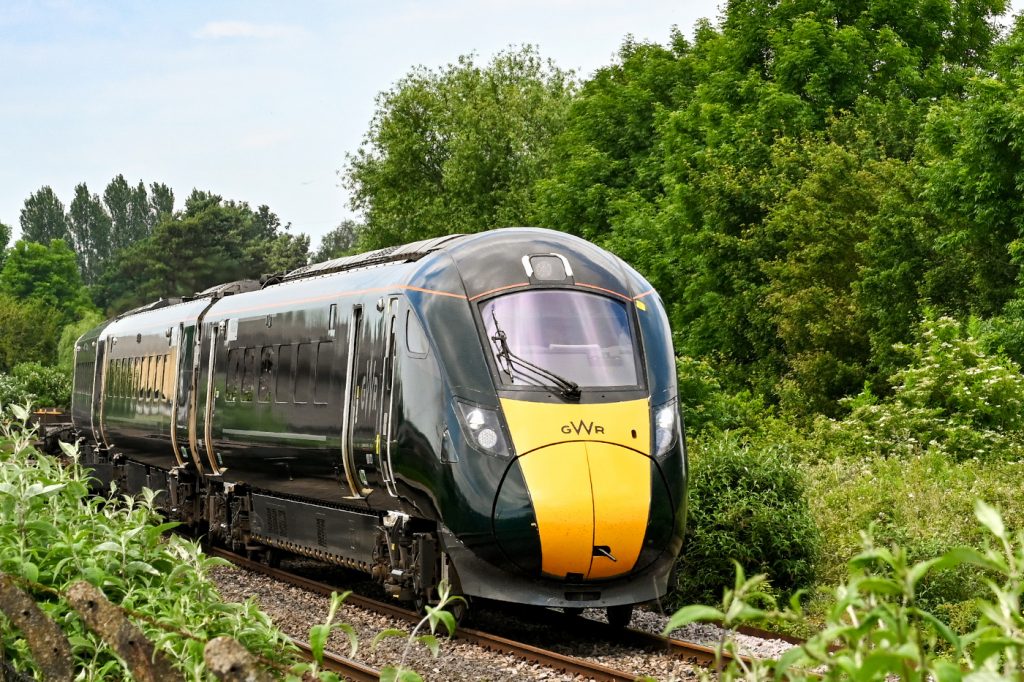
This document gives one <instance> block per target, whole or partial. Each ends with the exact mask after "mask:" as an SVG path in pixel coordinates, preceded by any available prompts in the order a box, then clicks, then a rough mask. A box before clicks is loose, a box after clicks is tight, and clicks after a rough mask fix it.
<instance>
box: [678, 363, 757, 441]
mask: <svg viewBox="0 0 1024 682" xmlns="http://www.w3.org/2000/svg"><path fill="white" fill-rule="evenodd" d="M676 373H677V376H678V380H679V404H680V406H681V408H682V412H683V421H684V422H685V424H686V433H687V435H688V436H690V437H694V436H699V435H700V434H702V433H704V432H705V431H709V430H718V431H739V432H744V431H747V430H752V429H757V428H759V426H760V424H761V421H762V420H763V419H764V417H765V415H766V413H767V410H768V408H767V407H766V406H765V405H764V403H763V402H762V401H761V400H760V399H758V398H756V397H753V396H751V394H750V392H749V391H742V392H740V393H739V394H735V395H733V394H730V393H728V392H727V391H726V390H725V389H724V388H723V387H722V384H721V381H719V379H718V376H717V375H716V372H715V370H714V368H712V367H711V365H710V364H708V363H707V362H705V361H703V360H696V359H694V358H689V357H685V356H683V357H679V358H676Z"/></svg>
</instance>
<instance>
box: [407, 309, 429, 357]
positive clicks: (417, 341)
mask: <svg viewBox="0 0 1024 682" xmlns="http://www.w3.org/2000/svg"><path fill="white" fill-rule="evenodd" d="M405 347H406V348H408V349H409V353H410V354H411V355H415V356H416V357H420V358H422V357H424V356H426V354H427V349H428V348H429V346H428V345H427V335H426V334H424V333H423V327H421V326H420V321H419V320H418V319H416V314H415V313H414V312H413V311H411V310H407V311H405Z"/></svg>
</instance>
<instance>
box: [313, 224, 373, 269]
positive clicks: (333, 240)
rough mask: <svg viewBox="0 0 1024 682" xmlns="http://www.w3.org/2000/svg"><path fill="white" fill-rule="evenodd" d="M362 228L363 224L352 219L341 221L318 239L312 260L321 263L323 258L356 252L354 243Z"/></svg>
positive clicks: (357, 240) (329, 258) (363, 227)
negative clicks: (318, 246)
mask: <svg viewBox="0 0 1024 682" xmlns="http://www.w3.org/2000/svg"><path fill="white" fill-rule="evenodd" d="M364 229H365V226H364V225H361V224H359V223H357V222H356V221H354V220H343V221H341V224H340V225H338V226H337V227H336V228H334V229H333V230H331V231H330V232H328V233H327V234H325V235H324V236H323V238H322V239H321V240H320V248H319V249H318V250H317V252H316V254H315V255H314V256H313V262H314V263H322V262H323V261H325V260H331V259H332V258H340V257H341V256H348V255H351V254H353V253H357V252H358V249H357V248H356V245H357V243H358V242H359V234H360V233H361V232H362V230H364Z"/></svg>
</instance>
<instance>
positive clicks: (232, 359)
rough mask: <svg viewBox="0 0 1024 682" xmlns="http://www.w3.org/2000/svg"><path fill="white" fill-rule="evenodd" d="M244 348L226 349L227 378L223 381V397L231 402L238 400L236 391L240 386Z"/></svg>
mask: <svg viewBox="0 0 1024 682" xmlns="http://www.w3.org/2000/svg"><path fill="white" fill-rule="evenodd" d="M244 350H245V349H244V348H232V349H231V350H229V351H228V366H227V378H226V379H225V381H224V399H225V400H230V401H232V402H234V401H236V400H238V392H239V389H240V388H241V386H242V354H243V352H244Z"/></svg>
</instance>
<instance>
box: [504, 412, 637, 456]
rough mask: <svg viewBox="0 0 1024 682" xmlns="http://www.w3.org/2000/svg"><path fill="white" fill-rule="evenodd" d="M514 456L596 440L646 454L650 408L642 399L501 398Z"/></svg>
mask: <svg viewBox="0 0 1024 682" xmlns="http://www.w3.org/2000/svg"><path fill="white" fill-rule="evenodd" d="M501 409H502V411H503V412H504V413H505V421H506V423H507V424H508V429H509V431H510V432H511V435H512V444H513V445H514V446H515V448H516V453H517V454H520V455H525V454H526V453H528V452H530V451H532V450H535V449H537V448H541V447H545V446H547V445H551V444H553V443H562V442H565V441H583V440H585V441H600V442H605V443H617V444H619V445H622V446H623V447H627V448H632V449H634V450H639V451H640V452H643V453H645V454H647V453H650V447H651V408H650V401H649V400H648V399H646V398H642V399H640V400H627V401H623V402H619V403H599V404H590V405H580V404H576V403H537V402H530V401H526V400H509V399H507V398H502V400H501Z"/></svg>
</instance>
